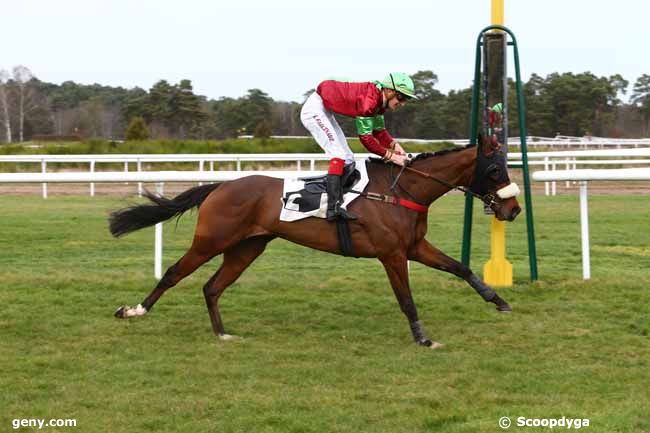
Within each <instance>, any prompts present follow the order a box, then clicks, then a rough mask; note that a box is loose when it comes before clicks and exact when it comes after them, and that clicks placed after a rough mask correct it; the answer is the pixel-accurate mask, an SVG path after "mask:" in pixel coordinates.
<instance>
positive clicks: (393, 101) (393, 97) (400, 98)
mask: <svg viewBox="0 0 650 433" xmlns="http://www.w3.org/2000/svg"><path fill="white" fill-rule="evenodd" d="M385 95H386V100H387V101H388V103H387V108H388V109H389V110H396V109H398V108H399V107H401V106H402V105H405V104H406V100H407V99H408V98H407V97H406V96H404V95H402V94H401V93H399V92H396V91H395V90H393V89H386V94H385Z"/></svg>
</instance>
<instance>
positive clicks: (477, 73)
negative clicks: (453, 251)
mask: <svg viewBox="0 0 650 433" xmlns="http://www.w3.org/2000/svg"><path fill="white" fill-rule="evenodd" d="M482 36H483V32H481V33H480V34H479V37H478V39H477V40H476V57H475V59H474V86H473V88H472V107H471V117H470V122H469V123H470V125H469V144H476V139H477V136H478V105H479V99H480V93H479V91H480V89H481V39H482ZM473 205H474V197H473V196H471V195H469V194H466V195H465V223H464V224H463V249H462V257H461V261H462V263H463V264H464V265H465V266H468V267H469V261H470V252H471V249H472V209H473Z"/></svg>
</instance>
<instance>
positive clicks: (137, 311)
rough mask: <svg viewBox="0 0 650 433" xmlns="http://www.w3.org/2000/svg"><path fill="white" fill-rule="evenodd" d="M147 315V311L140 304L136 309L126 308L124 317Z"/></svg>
mask: <svg viewBox="0 0 650 433" xmlns="http://www.w3.org/2000/svg"><path fill="white" fill-rule="evenodd" d="M145 314H147V309H146V308H144V307H143V306H142V305H140V304H138V305H137V306H136V307H135V308H131V307H126V308H125V309H124V312H123V316H122V317H136V316H144V315H145Z"/></svg>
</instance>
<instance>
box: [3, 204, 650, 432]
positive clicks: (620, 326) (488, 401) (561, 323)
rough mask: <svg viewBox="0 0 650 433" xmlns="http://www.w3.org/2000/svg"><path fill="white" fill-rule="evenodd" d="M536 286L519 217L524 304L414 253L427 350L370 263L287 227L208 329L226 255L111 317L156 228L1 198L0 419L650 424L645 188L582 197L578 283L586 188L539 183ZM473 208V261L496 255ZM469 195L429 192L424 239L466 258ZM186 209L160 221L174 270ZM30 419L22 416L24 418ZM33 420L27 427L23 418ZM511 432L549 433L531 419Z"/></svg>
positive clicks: (382, 427) (306, 425)
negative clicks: (492, 300)
mask: <svg viewBox="0 0 650 433" xmlns="http://www.w3.org/2000/svg"><path fill="white" fill-rule="evenodd" d="M534 203H535V213H536V218H537V219H536V229H537V239H538V254H539V274H540V278H541V280H540V282H538V283H535V284H531V283H530V282H529V281H528V262H527V260H528V259H527V254H526V238H525V221H524V219H523V216H522V217H521V219H520V220H518V221H517V222H515V223H513V224H510V225H508V257H509V259H510V260H511V261H512V262H513V264H514V268H515V285H514V287H512V288H507V289H499V290H498V292H499V293H500V294H501V296H502V297H503V298H504V299H506V300H508V301H509V302H510V303H511V305H512V306H513V308H514V313H513V314H511V315H499V314H497V313H496V312H495V311H494V310H493V308H492V307H491V304H485V303H484V302H482V300H481V299H480V298H479V297H478V296H477V295H476V294H475V293H474V292H473V290H472V289H471V288H470V287H469V286H467V285H466V284H465V283H464V282H462V281H459V280H458V279H456V278H454V277H451V276H449V275H447V274H443V273H441V272H438V271H434V270H431V269H428V268H425V267H423V266H421V265H418V264H415V263H414V264H411V274H410V275H411V286H412V289H413V293H414V297H415V301H416V304H417V306H418V309H419V313H420V319H421V321H422V323H423V325H424V327H425V330H426V332H427V333H428V334H429V335H430V336H431V337H432V338H434V339H436V340H438V341H440V342H442V343H444V344H445V347H444V348H443V349H441V350H438V351H430V350H428V349H424V348H420V347H416V346H415V345H414V344H413V342H412V340H411V336H410V332H409V329H408V324H407V321H406V319H405V318H404V317H403V315H402V314H401V312H400V311H399V308H398V306H397V302H396V301H395V299H394V297H393V294H392V291H391V289H390V288H389V285H388V282H387V279H386V277H385V275H384V272H383V269H382V267H381V266H380V264H379V263H378V262H377V261H376V260H365V259H345V258H342V257H337V256H333V255H329V254H325V253H321V252H317V251H313V250H308V249H305V248H303V247H299V246H296V245H293V244H289V243H287V242H285V241H283V240H276V241H274V242H272V243H271V244H270V245H269V248H268V249H267V251H266V253H265V254H264V255H263V256H262V257H260V259H258V261H256V262H255V263H254V264H253V265H252V266H251V268H250V269H249V270H248V271H247V273H245V274H244V275H243V276H242V277H241V279H240V280H239V281H238V282H237V283H236V284H234V285H233V286H232V287H230V288H229V289H228V291H226V293H225V295H224V296H223V298H222V302H221V309H222V314H223V318H224V322H225V325H226V330H227V331H228V332H230V333H233V334H237V335H241V336H243V337H244V339H243V340H239V341H233V342H220V341H218V340H216V339H215V337H214V336H213V334H212V331H211V328H210V325H209V319H208V316H207V312H206V308H205V303H204V300H203V294H202V292H201V287H202V285H203V284H204V282H205V281H207V279H208V278H209V277H210V276H211V274H212V273H213V272H214V271H215V270H216V268H217V267H218V264H219V262H220V259H219V258H217V259H215V260H214V261H213V262H211V263H209V264H207V265H205V266H204V267H203V268H201V269H200V270H199V271H197V272H196V273H195V274H194V275H192V276H191V277H189V278H187V279H186V280H184V281H183V282H181V283H180V284H179V285H178V286H177V287H175V288H173V289H171V290H170V291H169V292H168V293H167V294H166V295H165V296H164V297H163V298H162V299H161V301H160V302H159V303H158V304H157V305H156V307H155V308H154V310H153V311H152V312H151V314H149V315H147V316H145V317H142V318H138V319H135V320H118V319H115V318H113V316H112V313H113V311H114V310H115V308H116V307H118V306H119V305H121V304H124V303H126V304H131V305H133V304H137V303H138V302H140V301H141V300H142V298H143V297H144V296H145V295H146V294H148V293H149V291H150V290H151V289H152V288H153V286H154V284H155V281H154V280H153V277H152V272H153V264H152V256H153V232H152V230H151V229H148V230H143V231H142V232H138V233H135V234H133V235H130V236H128V237H126V238H124V239H120V240H115V239H112V238H110V236H109V234H108V231H107V230H106V216H107V214H108V212H109V211H110V210H112V209H115V208H117V207H120V206H122V205H124V202H123V201H120V200H116V199H107V198H93V199H91V198H88V197H65V198H61V197H51V198H49V199H47V200H42V199H41V198H38V197H17V196H0V209H2V220H1V221H2V224H1V228H0V248H1V249H0V278H1V281H2V288H1V289H0V305H2V314H1V315H0V371H1V374H0V389H1V390H2V392H1V393H0V431H2V432H4V431H13V429H12V426H11V420H12V419H16V418H45V419H50V418H75V419H76V420H77V427H76V428H68V429H63V428H60V429H57V428H49V429H46V430H47V431H51V432H54V431H70V432H73V431H79V432H84V433H85V432H193V433H195V432H251V433H260V432H425V431H430V432H468V433H469V432H472V433H476V432H497V431H501V430H500V429H499V428H498V426H497V421H498V419H499V418H500V417H501V416H510V417H512V418H513V421H514V420H515V418H516V417H518V416H525V417H528V418H535V417H538V418H560V417H562V416H566V417H567V418H589V419H590V427H589V428H588V429H587V431H589V432H610V433H611V432H648V431H650V420H649V418H648V407H650V397H649V394H648V389H650V379H649V375H648V371H649V367H650V365H649V361H648V360H649V359H650V341H649V338H650V337H649V335H648V334H649V333H650V319H649V316H648V308H649V307H648V305H649V304H650V292H649V291H648V285H649V283H650V273H649V271H648V269H649V265H650V247H649V246H648V245H650V231H649V230H648V223H649V222H650V221H649V220H648V216H647V215H648V208H649V207H650V198H648V197H638V196H637V197H632V196H628V197H614V196H591V197H590V229H591V241H592V250H591V252H592V274H593V278H592V280H591V281H588V282H584V281H582V279H581V258H580V238H579V236H580V233H579V211H578V200H577V197H573V196H558V197H535V201H534ZM478 208H479V206H478V205H477V206H476V211H477V214H476V215H475V229H474V247H473V257H472V263H473V264H474V267H475V268H476V270H477V271H479V272H478V273H479V274H480V273H481V272H480V267H481V265H482V263H484V262H485V261H486V259H487V251H488V250H487V245H488V242H489V239H488V236H487V234H486V228H487V225H488V222H489V219H488V218H484V217H482V216H481V215H480V214H479V213H478V210H479V209H478ZM462 212H463V206H462V197H460V196H459V195H452V196H448V197H444V198H442V199H441V200H440V201H439V202H437V203H435V204H434V206H433V208H432V210H431V212H430V223H429V233H428V235H427V236H428V238H429V240H431V241H432V242H433V243H434V244H435V245H437V246H438V247H440V248H441V249H442V250H443V251H446V252H447V253H448V254H450V255H452V256H455V257H458V256H459V255H460V234H461V226H462ZM193 227H194V217H193V216H185V217H184V218H183V219H182V220H181V222H180V224H179V225H178V227H176V228H174V224H173V223H171V224H167V225H166V226H165V254H164V257H165V264H166V265H167V266H168V265H170V264H172V263H173V262H174V261H175V260H176V259H177V258H178V257H179V256H180V255H181V254H183V252H184V251H185V250H186V248H187V247H188V246H189V241H190V239H191V234H192V230H193ZM24 430H28V429H24ZM21 431H22V430H21ZM510 431H548V429H541V430H540V429H535V428H530V427H529V428H526V429H523V428H520V427H516V426H513V427H511V428H510Z"/></svg>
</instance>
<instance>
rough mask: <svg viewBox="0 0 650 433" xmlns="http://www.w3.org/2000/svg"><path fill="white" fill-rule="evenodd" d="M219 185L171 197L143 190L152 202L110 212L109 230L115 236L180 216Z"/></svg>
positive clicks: (197, 188)
mask: <svg viewBox="0 0 650 433" xmlns="http://www.w3.org/2000/svg"><path fill="white" fill-rule="evenodd" d="M219 185H221V183H211V184H207V185H201V186H197V187H194V188H191V189H188V190H187V191H185V192H182V193H180V194H179V195H177V196H176V197H174V198H173V199H168V198H165V197H163V196H159V195H155V194H152V193H151V192H149V191H145V193H144V196H145V197H147V198H148V199H149V200H150V201H152V202H153V203H154V204H141V205H137V206H131V207H127V208H124V209H120V210H116V211H115V212H112V213H111V216H110V217H109V219H108V227H109V230H110V231H111V234H112V235H113V236H115V237H116V238H117V237H120V236H123V235H125V234H128V233H131V232H134V231H136V230H140V229H143V228H145V227H149V226H152V225H154V224H157V223H159V222H162V221H166V220H168V219H170V218H172V217H174V216H178V217H180V216H181V215H182V214H183V213H184V212H185V211H187V210H189V209H192V208H193V207H196V206H199V205H200V204H201V203H203V201H204V200H205V199H206V198H207V197H208V195H209V194H210V193H211V192H212V191H214V190H215V189H217V188H218V187H219Z"/></svg>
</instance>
